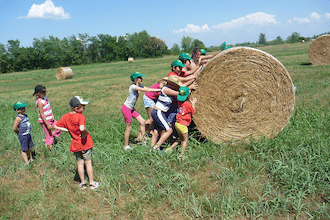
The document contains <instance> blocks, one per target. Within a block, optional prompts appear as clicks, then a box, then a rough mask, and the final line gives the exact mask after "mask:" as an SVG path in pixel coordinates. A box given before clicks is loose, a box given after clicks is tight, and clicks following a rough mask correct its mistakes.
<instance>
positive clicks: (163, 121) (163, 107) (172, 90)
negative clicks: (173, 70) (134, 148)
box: [151, 75, 182, 150]
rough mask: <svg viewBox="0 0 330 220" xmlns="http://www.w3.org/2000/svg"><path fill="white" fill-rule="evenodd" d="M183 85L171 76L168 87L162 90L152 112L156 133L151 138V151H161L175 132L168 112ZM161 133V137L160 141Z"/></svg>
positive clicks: (175, 77)
mask: <svg viewBox="0 0 330 220" xmlns="http://www.w3.org/2000/svg"><path fill="white" fill-rule="evenodd" d="M181 85H182V84H181V82H180V80H179V78H178V77H177V76H174V75H170V76H169V77H168V79H167V85H166V86H164V87H163V88H162V91H161V94H160V95H159V97H158V100H157V103H156V105H155V108H154V109H153V110H152V111H151V116H152V119H153V120H154V133H153V136H152V138H151V150H152V149H154V150H160V146H161V145H162V144H163V143H164V141H166V140H167V138H168V137H169V136H170V135H171V134H172V132H173V129H172V127H171V123H172V122H173V121H172V120H171V119H170V115H169V114H168V111H169V110H170V109H171V106H172V105H173V102H174V98H175V97H176V96H177V95H178V94H179V92H178V91H177V90H179V88H180V86H181ZM175 112H176V110H175ZM162 131H164V132H162ZM160 133H161V136H160V138H159V140H158V136H159V134H160ZM157 140H158V142H157ZM156 142H157V143H156Z"/></svg>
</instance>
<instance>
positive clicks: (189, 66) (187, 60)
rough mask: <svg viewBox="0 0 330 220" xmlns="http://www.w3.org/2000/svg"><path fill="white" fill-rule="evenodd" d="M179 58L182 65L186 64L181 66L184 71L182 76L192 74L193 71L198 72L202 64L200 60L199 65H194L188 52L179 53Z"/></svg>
mask: <svg viewBox="0 0 330 220" xmlns="http://www.w3.org/2000/svg"><path fill="white" fill-rule="evenodd" d="M179 60H180V61H181V62H182V63H183V65H185V66H186V67H184V68H182V72H183V73H184V76H189V75H191V74H194V73H195V72H200V70H201V69H202V68H203V64H204V62H201V63H199V65H194V64H193V63H194V62H193V60H192V58H191V57H190V56H189V54H188V53H181V54H180V55H179ZM196 74H197V73H196Z"/></svg>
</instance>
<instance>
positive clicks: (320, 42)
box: [308, 35, 330, 65]
mask: <svg viewBox="0 0 330 220" xmlns="http://www.w3.org/2000/svg"><path fill="white" fill-rule="evenodd" d="M308 58H309V61H310V62H311V63H312V64H313V65H322V64H323V65H326V64H330V35H323V36H321V37H318V38H316V39H315V40H314V41H313V42H312V43H311V45H310V46H309V49H308Z"/></svg>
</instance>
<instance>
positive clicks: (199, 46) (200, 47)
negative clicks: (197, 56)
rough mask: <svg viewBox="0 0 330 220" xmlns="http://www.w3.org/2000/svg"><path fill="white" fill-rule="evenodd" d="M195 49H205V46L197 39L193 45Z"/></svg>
mask: <svg viewBox="0 0 330 220" xmlns="http://www.w3.org/2000/svg"><path fill="white" fill-rule="evenodd" d="M192 45H193V47H194V48H196V47H198V48H199V49H205V45H204V43H203V42H202V41H200V40H198V39H195V40H194V41H193V43H192Z"/></svg>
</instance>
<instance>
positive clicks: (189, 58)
mask: <svg viewBox="0 0 330 220" xmlns="http://www.w3.org/2000/svg"><path fill="white" fill-rule="evenodd" d="M179 59H187V60H192V58H191V57H190V56H189V54H188V53H181V54H180V55H179Z"/></svg>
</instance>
